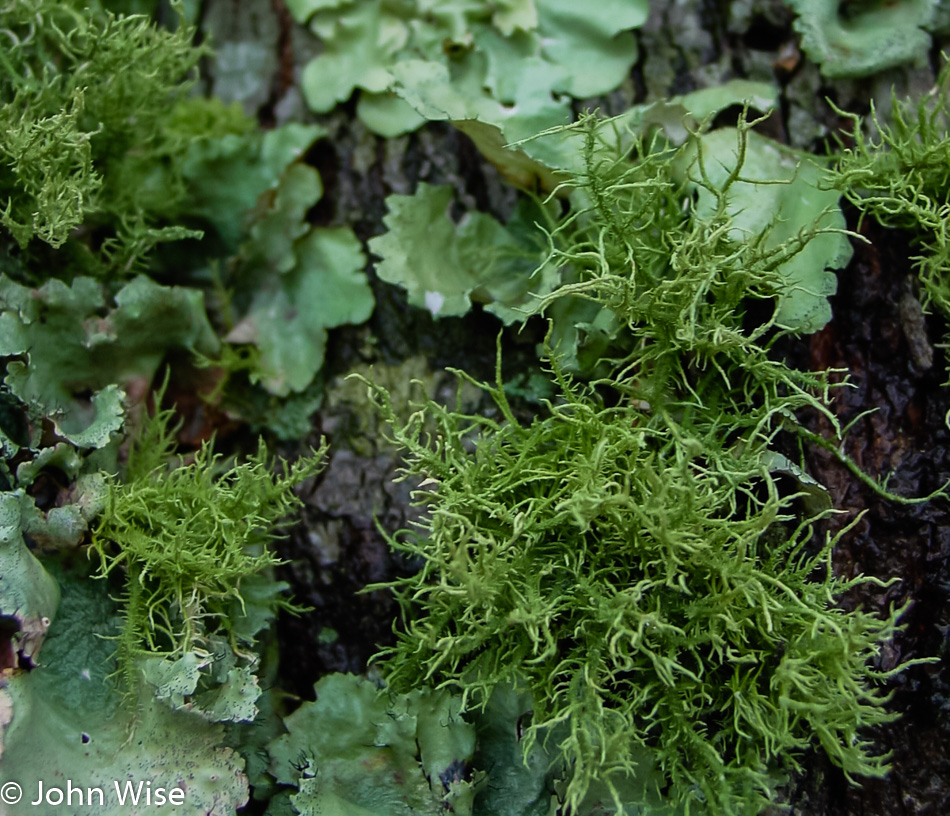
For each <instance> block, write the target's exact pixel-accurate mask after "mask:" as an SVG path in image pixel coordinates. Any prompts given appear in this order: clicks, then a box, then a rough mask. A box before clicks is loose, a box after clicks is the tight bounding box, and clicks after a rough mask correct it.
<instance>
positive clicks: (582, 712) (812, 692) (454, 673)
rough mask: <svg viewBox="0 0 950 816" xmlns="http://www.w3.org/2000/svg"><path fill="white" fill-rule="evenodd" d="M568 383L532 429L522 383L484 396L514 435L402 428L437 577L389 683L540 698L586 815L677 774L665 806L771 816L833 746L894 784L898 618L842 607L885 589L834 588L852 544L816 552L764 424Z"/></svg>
mask: <svg viewBox="0 0 950 816" xmlns="http://www.w3.org/2000/svg"><path fill="white" fill-rule="evenodd" d="M562 386H563V391H562V394H561V396H562V398H563V402H562V403H561V404H559V405H556V406H551V407H550V410H549V411H548V412H547V414H546V415H545V416H543V417H540V418H538V419H536V420H535V421H534V422H533V423H532V424H531V425H530V426H529V427H527V428H523V427H520V426H519V425H518V424H517V423H516V422H515V421H514V420H513V418H512V417H511V415H510V412H509V411H508V408H507V404H506V402H505V398H504V392H503V390H502V388H501V387H500V386H499V387H497V388H489V387H488V386H484V387H485V388H487V389H488V390H489V391H490V393H491V395H492V397H493V398H494V400H495V402H496V404H497V405H498V408H499V411H500V417H499V419H500V421H496V420H487V419H485V418H483V417H478V416H466V415H463V414H461V413H457V412H454V411H449V410H446V409H444V408H442V407H439V406H437V405H436V404H434V403H428V404H427V405H426V406H425V407H424V408H423V409H422V410H420V411H419V412H418V413H417V414H415V415H414V416H413V418H411V419H410V420H409V422H408V423H407V424H405V425H401V426H400V425H398V424H397V426H396V428H395V432H394V439H395V441H396V442H397V443H399V444H400V445H401V446H402V447H403V448H404V449H405V450H406V452H407V453H408V455H409V460H408V465H407V469H408V472H409V473H411V474H413V475H415V476H421V477H424V478H425V479H426V480H427V482H428V485H429V489H428V490H424V491H420V492H419V493H417V498H418V500H419V502H420V504H421V505H422V506H424V507H425V508H426V509H427V511H428V518H427V520H426V521H425V522H424V523H423V525H422V529H421V531H419V532H417V533H416V534H414V535H407V536H400V537H398V538H394V539H392V540H391V544H392V545H393V546H394V547H395V548H396V549H397V550H399V551H402V552H404V553H406V554H408V555H410V556H414V557H419V558H421V559H422V561H423V567H422V570H421V571H420V572H419V573H418V574H417V575H415V576H413V577H411V578H407V579H404V580H403V581H400V582H398V583H397V584H396V588H397V597H398V598H399V601H400V603H401V605H402V609H403V612H404V618H403V619H404V627H405V628H404V631H403V632H402V633H401V634H400V636H399V642H398V644H397V645H396V646H395V647H394V648H393V649H391V650H389V651H388V652H384V655H385V657H386V664H387V669H388V679H389V681H390V683H392V684H393V686H394V687H395V688H397V689H409V688H412V687H414V686H415V685H417V684H418V683H419V682H420V679H422V680H424V681H425V682H427V683H434V684H436V685H437V686H442V687H458V688H460V689H461V690H462V691H463V692H464V693H465V695H466V697H467V700H468V701H469V703H470V704H471V703H472V702H477V701H484V700H487V698H488V696H489V694H490V693H491V691H492V690H493V689H495V688H496V687H499V686H502V685H504V684H506V683H514V684H515V685H516V686H517V687H519V688H525V689H527V690H529V691H530V692H531V693H532V695H533V697H534V719H533V722H532V726H531V734H532V736H533V738H541V737H543V736H544V735H549V736H550V735H554V736H555V738H556V739H557V740H558V745H557V747H558V749H559V752H560V754H561V756H562V758H563V760H564V761H565V763H567V765H568V766H569V767H570V768H571V769H572V782H571V785H570V787H569V788H568V798H569V802H570V803H571V804H572V805H576V804H578V803H579V802H580V801H581V800H582V799H583V796H584V793H585V791H586V789H587V787H588V785H589V784H590V783H591V782H592V781H594V780H608V781H609V780H613V781H614V782H616V783H617V784H618V785H619V784H620V781H619V780H620V779H622V778H623V777H625V776H631V777H634V778H635V777H636V776H637V775H638V774H643V773H644V771H645V769H646V768H653V767H655V768H659V769H662V772H661V774H660V775H659V777H658V779H659V787H658V788H657V789H656V790H653V791H650V792H649V793H650V794H651V796H658V795H659V794H660V792H661V791H663V792H666V791H668V801H669V802H670V803H671V805H673V806H678V805H681V804H685V803H687V802H689V803H692V807H693V808H695V807H696V806H698V805H700V804H702V803H705V805H706V806H707V807H708V808H709V812H711V813H723V814H727V813H729V814H731V813H756V812H758V810H759V809H761V807H762V806H764V805H765V804H766V803H767V802H768V801H769V799H770V793H771V790H772V788H773V786H774V784H775V782H776V780H777V779H778V776H777V774H778V772H780V771H782V770H787V769H789V768H795V767H797V757H798V756H800V755H801V753H802V752H804V750H805V749H806V748H807V747H808V746H809V745H810V744H811V743H812V742H813V741H815V740H816V739H817V740H818V741H819V742H820V743H821V745H822V747H823V748H824V749H825V750H826V751H827V752H828V754H829V755H830V756H831V758H832V759H833V761H835V763H836V764H838V765H839V766H840V767H842V768H843V769H844V770H845V772H846V773H847V774H848V775H849V776H853V775H881V774H883V772H884V770H885V767H886V766H885V762H884V759H883V758H881V757H879V756H874V755H872V753H871V752H870V750H869V748H870V746H869V745H868V743H867V742H866V741H864V740H863V739H861V738H860V736H859V731H860V729H861V728H862V727H863V726H867V725H873V724H878V723H881V722H885V721H887V720H889V719H891V715H889V714H888V713H886V712H885V711H884V710H883V709H882V708H881V703H882V702H883V701H884V699H885V698H884V695H883V694H882V693H881V692H880V691H879V690H878V689H876V688H875V687H874V685H873V683H872V682H871V681H872V680H873V679H874V678H879V677H880V676H881V675H879V674H878V673H876V672H874V671H873V670H871V669H870V668H869V663H870V661H872V660H873V658H874V656H875V655H876V654H877V650H878V646H879V644H880V643H881V642H882V641H883V640H885V639H887V638H889V637H890V636H891V635H892V634H893V631H894V628H895V624H896V619H897V613H895V614H893V615H891V616H890V617H888V618H887V619H885V620H881V619H878V618H876V617H874V616H873V615H871V614H869V613H866V612H863V611H856V612H850V613H846V612H844V611H843V610H841V609H839V608H836V606H835V600H836V598H837V597H838V596H839V595H840V593H842V592H843V591H845V590H847V589H849V588H851V587H852V586H854V585H856V584H858V583H861V582H862V581H865V580H871V579H857V580H853V581H843V580H840V579H837V578H835V577H834V575H833V573H832V571H831V567H830V551H831V548H832V546H833V543H834V542H833V541H828V542H827V543H826V544H825V545H824V546H823V547H820V548H818V551H817V552H815V551H814V549H813V548H810V547H809V542H810V540H811V532H812V530H811V526H810V524H809V523H808V522H797V521H795V520H794V513H793V511H792V508H793V504H794V502H793V497H791V496H788V495H782V492H781V490H780V488H779V485H778V483H777V479H776V478H775V477H774V476H773V475H772V474H771V473H770V471H769V468H768V467H767V465H766V463H765V461H764V460H763V458H762V456H761V450H760V446H759V445H758V444H756V443H755V439H754V436H755V427H756V425H757V423H758V422H760V421H761V420H762V419H763V415H762V410H761V409H759V410H758V411H756V410H755V409H753V411H752V413H751V415H750V416H749V417H748V418H747V419H746V420H745V421H742V422H740V421H737V420H736V419H734V418H733V419H728V418H723V419H722V420H721V421H720V422H718V423H703V422H697V421H696V420H695V419H693V418H691V414H692V406H690V405H689V404H688V403H680V404H672V403H671V404H668V405H666V406H665V407H664V409H663V410H662V411H659V412H654V413H648V412H644V411H640V410H636V409H634V408H632V407H631V406H630V405H629V404H627V403H625V402H623V400H621V402H620V404H618V405H613V406H611V405H608V404H605V402H604V401H603V400H602V399H601V398H600V397H599V396H598V395H597V394H596V392H594V391H593V390H592V389H591V388H589V387H580V386H576V385H571V384H568V383H566V382H565V381H563V380H562ZM377 397H378V398H379V399H380V404H381V407H382V409H383V411H384V412H386V413H387V414H388V415H389V417H390V419H391V420H393V421H396V420H395V417H393V416H392V413H391V411H387V402H386V399H385V395H384V394H381V393H379V392H377ZM424 417H428V418H429V419H430V420H434V421H435V423H436V428H437V430H436V431H435V433H434V434H433V435H432V436H431V437H428V438H426V437H423V436H422V433H421V428H422V423H423V418H424ZM726 440H730V441H729V442H727V441H726ZM473 448H474V450H473ZM559 725H563V728H561V729H559V728H558V726H559ZM644 760H646V762H647V765H646V766H645V767H641V765H642V764H643V762H644ZM618 804H619V803H618ZM626 804H637V803H626ZM658 812H665V811H658Z"/></svg>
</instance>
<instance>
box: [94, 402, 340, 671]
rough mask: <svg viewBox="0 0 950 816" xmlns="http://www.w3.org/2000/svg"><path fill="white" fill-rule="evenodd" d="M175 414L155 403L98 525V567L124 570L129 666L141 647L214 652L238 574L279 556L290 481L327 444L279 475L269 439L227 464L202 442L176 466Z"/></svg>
mask: <svg viewBox="0 0 950 816" xmlns="http://www.w3.org/2000/svg"><path fill="white" fill-rule="evenodd" d="M159 399H160V396H159ZM171 416H172V412H171V411H159V412H158V413H156V415H155V416H154V417H153V418H151V419H150V420H149V421H147V422H146V423H145V424H144V426H143V429H142V431H141V432H140V433H139V435H138V437H137V438H136V439H135V440H134V442H133V445H132V448H131V450H130V452H129V459H128V464H127V467H126V472H125V478H124V479H123V480H122V481H119V480H118V479H112V480H111V481H110V484H109V493H108V496H107V499H106V502H105V507H104V509H103V511H102V513H101V515H100V516H99V521H98V525H97V526H96V528H95V530H94V531H93V537H92V550H93V551H94V552H95V553H96V554H97V555H98V556H99V558H100V559H101V566H100V571H99V574H100V575H101V576H106V575H110V574H112V573H113V572H115V571H116V570H122V571H124V573H125V585H126V591H127V594H126V598H125V612H124V616H125V622H124V626H123V631H122V635H121V636H120V638H119V660H120V668H121V669H122V671H123V672H131V671H132V670H133V660H134V658H136V657H137V656H139V655H141V654H144V653H159V654H165V655H171V656H180V655H182V654H185V653H188V652H192V651H196V652H198V653H202V652H208V651H210V644H211V637H212V635H213V634H215V633H219V634H220V633H221V632H223V633H224V634H226V635H229V634H230V633H231V632H232V630H233V629H234V628H235V626H236V622H235V621H234V620H233V619H232V618H231V614H232V612H233V608H234V604H235V603H237V605H238V608H243V606H244V600H243V598H242V582H244V581H247V580H249V579H251V578H253V577H254V576H256V575H258V574H259V573H261V572H263V571H265V570H267V569H268V568H270V567H272V566H273V565H275V564H277V563H279V562H278V559H277V557H276V556H275V555H274V553H273V552H272V551H271V550H270V549H269V547H268V545H269V544H270V542H271V541H273V539H274V537H275V527H276V526H277V525H278V524H279V523H280V521H281V520H282V519H284V518H286V517H287V516H288V514H289V513H290V512H291V511H292V510H294V509H295V508H297V507H298V506H299V505H300V499H298V498H297V496H296V495H295V494H294V492H293V488H294V487H295V486H296V485H298V484H300V482H302V481H303V480H304V479H306V478H308V477H310V476H312V475H314V474H315V473H317V472H318V471H319V470H320V469H321V468H322V456H323V453H324V450H325V449H323V448H321V450H319V451H316V452H314V454H313V455H312V456H311V457H309V458H306V459H302V460H300V461H298V462H296V463H295V464H293V465H288V464H287V463H286V462H285V463H283V464H282V472H280V473H276V474H275V473H274V472H273V471H272V468H271V466H270V463H269V458H268V455H267V450H266V448H265V447H264V443H263V441H261V443H260V446H259V448H258V451H257V453H256V454H255V455H253V456H251V457H250V458H249V459H248V460H247V461H246V462H244V463H242V464H236V465H232V466H231V467H224V463H223V462H222V461H221V458H220V456H218V455H215V454H214V453H213V452H212V447H211V443H205V444H204V445H203V446H202V448H201V450H200V451H198V453H197V454H195V456H194V459H193V461H191V462H190V463H178V465H177V466H175V467H173V466H171V465H170V464H169V463H170V457H171V453H172V450H173V436H172V431H170V429H169V422H170V419H171ZM274 603H276V604H278V605H280V603H281V602H280V601H279V599H276V598H275V599H274ZM285 605H286V604H285ZM232 647H234V648H235V649H236V650H237V645H236V644H235V643H232Z"/></svg>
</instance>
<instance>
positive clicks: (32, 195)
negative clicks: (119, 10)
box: [0, 0, 203, 276]
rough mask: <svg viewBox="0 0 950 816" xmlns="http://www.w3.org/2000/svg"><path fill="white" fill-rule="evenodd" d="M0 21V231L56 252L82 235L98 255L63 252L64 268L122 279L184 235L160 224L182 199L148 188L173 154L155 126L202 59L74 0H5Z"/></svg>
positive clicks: (167, 36)
mask: <svg viewBox="0 0 950 816" xmlns="http://www.w3.org/2000/svg"><path fill="white" fill-rule="evenodd" d="M0 19H2V23H0V34H2V36H3V39H4V42H5V43H7V45H6V46H5V47H4V49H3V56H2V58H0V133H2V135H0V225H2V226H3V228H4V229H5V230H8V231H9V232H10V234H11V235H12V237H13V239H14V241H15V242H16V243H17V244H18V245H19V247H20V248H26V247H27V246H28V245H29V244H30V243H31V242H32V241H33V239H34V238H35V239H36V240H38V241H41V242H44V243H46V244H48V245H50V246H52V247H61V246H63V245H64V244H66V243H67V241H68V239H69V237H70V235H71V233H73V231H74V230H76V229H77V228H78V227H80V226H81V225H85V227H86V229H87V230H89V231H91V232H94V233H95V234H96V241H95V242H94V243H96V244H97V245H98V248H97V249H95V250H90V249H88V248H86V249H85V251H84V252H79V251H78V250H79V248H80V247H83V246H87V245H84V244H83V242H81V241H79V242H72V243H73V245H74V246H75V248H76V250H77V257H76V258H75V259H74V263H81V264H82V265H83V266H84V267H85V271H87V272H93V273H97V274H105V273H109V274H118V275H120V276H121V275H123V274H125V273H126V272H127V271H128V270H129V269H132V268H133V267H134V266H135V265H137V264H138V263H139V262H140V261H141V259H142V256H143V255H144V254H145V253H146V252H147V251H148V250H149V249H150V248H151V247H153V246H154V245H155V244H156V243H158V242H161V241H168V240H179V239H181V238H183V237H186V236H188V235H191V234H193V233H192V232H190V231H189V230H188V229H186V228H184V227H182V226H178V225H163V224H162V223H161V221H162V218H163V216H165V215H166V214H168V212H169V208H170V207H173V206H174V204H175V203H176V195H175V192H178V194H179V195H178V197H180V195H181V190H178V191H176V190H174V188H172V189H171V190H170V189H169V188H168V187H167V186H165V185H164V184H160V185H158V186H156V184H155V181H156V180H158V181H164V179H161V178H160V177H158V178H157V177H156V174H155V169H156V165H157V164H160V163H161V162H162V161H163V160H164V159H165V158H166V157H167V156H168V155H169V153H171V152H174V151H175V150H176V149H180V145H177V146H176V145H175V144H174V139H173V137H172V136H171V134H169V133H168V131H167V129H166V127H165V124H166V122H165V120H166V119H167V118H168V113H169V110H170V108H171V107H172V106H173V105H174V104H175V102H176V100H178V99H180V98H181V97H182V96H183V95H184V93H185V92H186V91H187V90H188V88H189V86H190V83H189V82H187V81H186V77H187V74H188V73H189V72H190V71H191V69H192V68H193V67H194V66H195V65H196V63H197V61H198V59H199V58H200V57H201V54H202V53H203V52H202V51H201V49H197V48H194V47H193V46H192V44H191V36H192V30H191V29H190V28H188V27H186V26H180V27H179V28H178V30H177V31H174V32H169V31H162V30H160V29H158V28H157V27H156V26H155V25H153V24H152V22H151V21H150V20H148V19H147V18H145V17H123V18H117V17H115V16H113V15H112V14H110V13H108V12H104V11H102V10H101V8H99V7H98V5H94V6H93V7H92V8H91V9H90V8H88V7H87V4H84V3H83V4H81V3H78V2H72V1H70V2H52V0H6V2H4V3H3V4H2V6H0Z"/></svg>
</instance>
